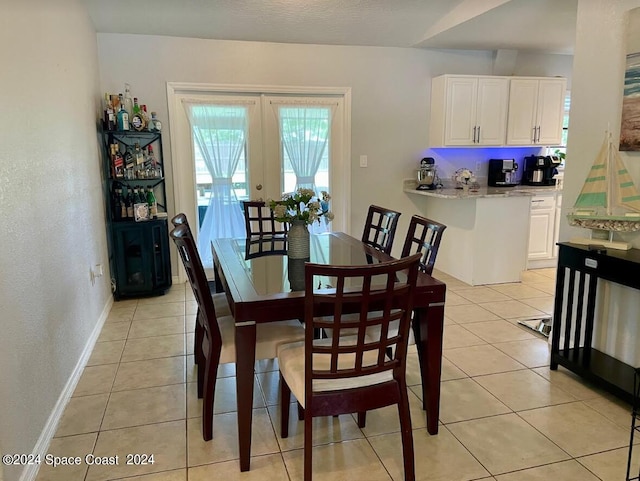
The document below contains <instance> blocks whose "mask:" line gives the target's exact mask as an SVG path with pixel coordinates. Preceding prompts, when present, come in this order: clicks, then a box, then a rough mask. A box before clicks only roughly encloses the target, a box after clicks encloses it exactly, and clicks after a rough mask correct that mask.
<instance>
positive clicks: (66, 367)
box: [0, 0, 110, 481]
mask: <svg viewBox="0 0 640 481" xmlns="http://www.w3.org/2000/svg"><path fill="white" fill-rule="evenodd" d="M7 3H10V4H8V5H7ZM1 8H2V13H1V14H0V59H2V74H1V75H0V96H1V99H2V100H1V105H2V114H1V115H0V218H1V219H2V225H3V228H2V236H0V272H1V274H0V333H1V334H0V366H1V368H0V446H2V448H3V449H4V452H7V453H30V452H33V449H34V446H35V445H36V443H37V442H38V440H39V439H40V441H41V442H42V441H44V440H43V439H41V435H42V433H43V429H44V428H45V425H46V424H47V421H48V419H49V417H50V415H51V414H52V411H53V409H54V407H55V406H56V403H57V402H58V399H59V397H60V395H61V393H62V391H63V389H64V387H65V385H66V384H67V382H68V380H69V378H70V376H71V375H72V373H73V372H74V369H75V368H76V365H77V363H78V361H79V360H80V358H81V353H82V352H83V349H84V348H85V345H86V343H87V340H88V339H89V337H90V334H91V333H92V331H93V330H94V328H95V326H96V323H97V321H98V320H99V319H100V318H101V314H102V313H103V310H104V308H105V306H108V304H109V301H110V286H109V283H108V276H106V275H105V276H104V277H102V278H100V279H98V282H97V283H96V285H95V286H92V285H91V283H90V280H89V266H91V265H93V264H97V263H102V264H104V265H105V266H106V264H107V253H106V234H105V221H104V204H103V201H102V198H103V197H102V187H101V185H102V183H101V177H100V168H99V156H98V143H97V138H96V114H97V106H98V105H97V101H99V90H98V62H97V45H96V37H95V32H94V30H93V27H92V24H91V22H90V20H89V18H88V15H87V13H86V8H85V7H84V5H82V3H81V1H80V0H56V1H55V2H51V1H48V0H30V1H28V2H18V1H12V2H4V3H3V4H2V7H1ZM4 469H5V471H4V479H5V481H16V480H17V479H18V477H19V476H20V470H19V469H18V468H17V467H5V468H4Z"/></svg>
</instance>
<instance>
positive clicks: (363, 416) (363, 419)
mask: <svg viewBox="0 0 640 481" xmlns="http://www.w3.org/2000/svg"><path fill="white" fill-rule="evenodd" d="M366 425H367V411H362V412H358V427H359V428H361V429H362V428H364V427H365V426H366Z"/></svg>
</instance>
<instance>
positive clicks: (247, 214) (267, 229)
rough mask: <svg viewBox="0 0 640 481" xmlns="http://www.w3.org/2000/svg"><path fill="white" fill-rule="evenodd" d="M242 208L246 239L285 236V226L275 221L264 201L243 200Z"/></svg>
mask: <svg viewBox="0 0 640 481" xmlns="http://www.w3.org/2000/svg"><path fill="white" fill-rule="evenodd" d="M242 208H243V210H244V226H245V231H246V234H247V239H249V238H252V237H265V236H285V235H286V233H287V224H286V223H281V222H278V221H276V219H275V217H274V215H273V212H272V211H271V208H270V207H269V206H268V205H266V203H265V202H264V201H261V200H245V201H243V202H242Z"/></svg>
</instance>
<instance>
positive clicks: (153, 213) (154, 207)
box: [147, 187, 158, 219]
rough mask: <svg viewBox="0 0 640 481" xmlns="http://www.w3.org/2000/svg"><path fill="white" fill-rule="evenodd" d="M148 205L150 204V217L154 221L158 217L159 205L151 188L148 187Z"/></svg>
mask: <svg viewBox="0 0 640 481" xmlns="http://www.w3.org/2000/svg"><path fill="white" fill-rule="evenodd" d="M147 204H149V217H151V218H153V219H155V218H156V217H158V203H157V202H156V196H155V194H154V193H153V189H152V188H151V187H147Z"/></svg>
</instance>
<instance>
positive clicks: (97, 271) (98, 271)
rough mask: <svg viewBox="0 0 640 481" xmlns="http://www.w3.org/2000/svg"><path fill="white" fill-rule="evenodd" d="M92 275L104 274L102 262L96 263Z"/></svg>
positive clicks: (99, 275)
mask: <svg viewBox="0 0 640 481" xmlns="http://www.w3.org/2000/svg"><path fill="white" fill-rule="evenodd" d="M94 275H95V276H96V277H102V276H103V275H104V269H103V268H102V264H96V267H95V271H94Z"/></svg>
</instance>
